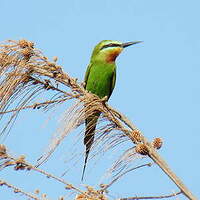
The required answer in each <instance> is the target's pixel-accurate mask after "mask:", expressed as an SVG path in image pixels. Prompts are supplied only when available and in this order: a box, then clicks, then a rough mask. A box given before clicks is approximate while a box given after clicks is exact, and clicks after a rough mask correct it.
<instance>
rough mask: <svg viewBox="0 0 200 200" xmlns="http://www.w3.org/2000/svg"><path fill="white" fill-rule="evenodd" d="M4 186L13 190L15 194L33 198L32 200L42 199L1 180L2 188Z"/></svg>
mask: <svg viewBox="0 0 200 200" xmlns="http://www.w3.org/2000/svg"><path fill="white" fill-rule="evenodd" d="M3 185H5V186H7V187H8V188H12V190H13V191H14V192H15V193H21V194H23V195H25V196H27V197H28V198H31V199H34V200H41V199H40V198H38V197H36V196H34V195H33V194H31V193H28V192H25V191H24V190H22V189H20V188H18V187H16V186H14V185H12V184H10V183H8V182H6V181H4V180H2V179H0V186H3Z"/></svg>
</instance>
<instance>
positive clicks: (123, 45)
mask: <svg viewBox="0 0 200 200" xmlns="http://www.w3.org/2000/svg"><path fill="white" fill-rule="evenodd" d="M141 42H143V41H135V42H126V43H123V44H122V47H123V48H126V47H128V46H131V45H133V44H138V43H141Z"/></svg>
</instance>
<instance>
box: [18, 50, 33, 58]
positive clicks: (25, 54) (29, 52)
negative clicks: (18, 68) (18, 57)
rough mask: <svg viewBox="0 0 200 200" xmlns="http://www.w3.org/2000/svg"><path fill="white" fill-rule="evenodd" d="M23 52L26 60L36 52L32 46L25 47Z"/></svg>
mask: <svg viewBox="0 0 200 200" xmlns="http://www.w3.org/2000/svg"><path fill="white" fill-rule="evenodd" d="M21 54H22V55H23V57H24V58H25V60H29V59H30V57H31V56H33V55H34V52H33V50H32V49H31V48H24V49H22V50H21Z"/></svg>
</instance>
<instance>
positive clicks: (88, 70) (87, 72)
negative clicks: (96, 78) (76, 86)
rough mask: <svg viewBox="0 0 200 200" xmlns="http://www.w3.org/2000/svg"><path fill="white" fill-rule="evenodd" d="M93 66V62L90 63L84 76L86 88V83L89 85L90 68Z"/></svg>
mask: <svg viewBox="0 0 200 200" xmlns="http://www.w3.org/2000/svg"><path fill="white" fill-rule="evenodd" d="M91 67H92V64H91V63H90V64H89V65H88V67H87V70H86V72H85V78H84V82H85V88H86V85H87V81H88V77H89V74H90V69H91Z"/></svg>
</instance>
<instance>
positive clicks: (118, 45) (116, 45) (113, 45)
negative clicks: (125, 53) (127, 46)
mask: <svg viewBox="0 0 200 200" xmlns="http://www.w3.org/2000/svg"><path fill="white" fill-rule="evenodd" d="M108 47H121V44H113V43H110V44H106V45H104V46H103V47H101V50H102V49H105V48H108Z"/></svg>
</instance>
